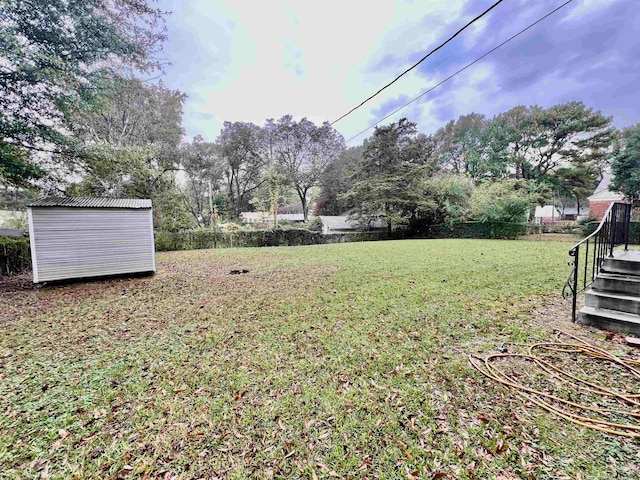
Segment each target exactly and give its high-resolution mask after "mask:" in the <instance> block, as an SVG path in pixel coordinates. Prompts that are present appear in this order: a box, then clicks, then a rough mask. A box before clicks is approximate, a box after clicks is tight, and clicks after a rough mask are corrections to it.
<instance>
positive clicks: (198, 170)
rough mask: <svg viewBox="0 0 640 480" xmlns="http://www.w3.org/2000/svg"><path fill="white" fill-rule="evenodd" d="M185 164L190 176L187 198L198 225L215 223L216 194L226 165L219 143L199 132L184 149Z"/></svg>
mask: <svg viewBox="0 0 640 480" xmlns="http://www.w3.org/2000/svg"><path fill="white" fill-rule="evenodd" d="M181 160H182V167H183V168H184V172H185V174H186V176H187V178H186V191H185V192H183V198H184V200H185V204H186V205H187V208H188V210H189V212H191V214H192V215H193V217H194V218H195V221H196V223H197V224H198V226H202V225H210V224H212V223H213V222H212V219H213V218H214V216H215V207H214V203H215V201H214V197H215V195H216V194H219V193H220V190H221V187H222V184H223V182H224V176H223V171H224V165H223V162H222V158H221V155H220V152H219V146H218V145H216V144H215V143H210V142H205V141H204V139H203V138H202V137H201V136H200V135H197V136H196V137H195V138H194V139H193V142H192V143H190V144H187V145H185V146H183V147H182V149H181Z"/></svg>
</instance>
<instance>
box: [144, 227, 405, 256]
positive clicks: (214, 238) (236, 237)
mask: <svg viewBox="0 0 640 480" xmlns="http://www.w3.org/2000/svg"><path fill="white" fill-rule="evenodd" d="M390 238H398V235H393V236H390V235H388V234H386V232H357V233H346V234H343V233H339V234H332V235H323V234H322V233H320V232H317V231H312V230H306V229H302V228H292V227H289V226H281V227H278V228H277V229H269V230H238V231H235V232H221V231H216V230H185V231H182V232H163V231H157V232H156V234H155V239H156V250H158V251H167V250H196V249H201V248H237V247H275V246H290V247H293V246H299V245H316V244H324V243H342V242H361V241H370V240H387V239H390Z"/></svg>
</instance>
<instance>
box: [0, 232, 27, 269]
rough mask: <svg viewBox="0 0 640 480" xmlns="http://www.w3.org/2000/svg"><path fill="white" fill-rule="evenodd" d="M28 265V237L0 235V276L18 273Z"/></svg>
mask: <svg viewBox="0 0 640 480" xmlns="http://www.w3.org/2000/svg"><path fill="white" fill-rule="evenodd" d="M30 267H31V250H30V248H29V239H28V238H19V237H0V276H3V275H12V274H14V273H20V272H21V271H23V270H26V269H28V268H30Z"/></svg>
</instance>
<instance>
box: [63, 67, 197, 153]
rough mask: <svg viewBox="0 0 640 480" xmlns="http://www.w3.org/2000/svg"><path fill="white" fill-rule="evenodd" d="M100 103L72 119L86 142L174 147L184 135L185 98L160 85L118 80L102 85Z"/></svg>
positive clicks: (175, 91) (132, 80)
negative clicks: (183, 109)
mask: <svg viewBox="0 0 640 480" xmlns="http://www.w3.org/2000/svg"><path fill="white" fill-rule="evenodd" d="M102 92H103V93H102V95H101V100H100V102H98V103H97V104H95V105H94V106H93V107H92V108H91V109H90V110H83V111H81V112H78V113H77V115H76V116H75V117H74V118H73V131H74V133H75V134H76V136H77V137H79V138H81V139H82V140H84V141H85V142H89V143H108V144H109V145H117V146H129V145H145V144H149V143H150V144H155V145H166V146H169V147H172V148H175V147H177V146H178V145H179V144H180V141H181V140H182V137H183V135H184V128H183V127H182V115H183V111H182V107H183V105H184V102H185V100H186V98H187V97H186V95H185V94H184V93H182V92H180V91H178V90H171V89H168V88H166V87H165V86H164V85H163V83H162V82H158V83H156V84H148V83H145V82H142V81H141V80H138V79H135V78H123V77H118V78H115V79H114V80H113V81H111V82H109V83H108V84H105V85H103V86H102Z"/></svg>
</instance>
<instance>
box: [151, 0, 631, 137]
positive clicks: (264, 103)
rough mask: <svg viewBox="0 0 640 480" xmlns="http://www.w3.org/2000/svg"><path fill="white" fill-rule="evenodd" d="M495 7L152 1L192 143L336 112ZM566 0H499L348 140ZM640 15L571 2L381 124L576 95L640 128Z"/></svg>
mask: <svg viewBox="0 0 640 480" xmlns="http://www.w3.org/2000/svg"><path fill="white" fill-rule="evenodd" d="M490 3H491V2H487V1H484V0H483V1H477V0H476V1H473V0H432V1H425V0H395V1H391V0H388V1H387V0H380V1H376V2H372V1H363V0H340V1H337V0H325V1H322V2H310V1H302V0H299V1H287V0H270V1H259V0H230V1H224V0H213V1H211V0H170V1H169V0H161V1H160V7H161V8H163V9H164V10H168V11H171V12H172V15H171V16H170V17H169V18H168V23H167V27H168V35H169V40H168V42H167V43H166V45H165V54H166V57H167V58H168V60H169V61H170V62H171V65H170V66H169V67H167V72H166V75H165V76H164V77H163V81H164V82H165V84H166V85H167V86H168V87H170V88H175V89H179V90H181V91H183V92H184V93H186V94H187V95H188V99H187V102H186V104H185V109H184V125H185V128H186V134H187V139H191V138H192V137H193V136H195V135H202V136H203V137H204V138H205V139H206V140H209V141H213V140H215V138H216V137H217V135H218V133H219V131H220V128H221V127H222V123H223V122H224V121H251V122H254V123H257V124H262V123H263V122H264V120H265V119H266V118H278V117H280V116H282V115H285V114H292V115H293V116H294V117H297V118H301V117H307V118H309V119H310V120H312V121H314V122H316V123H321V122H323V121H332V120H335V119H336V118H338V117H339V116H340V115H342V114H343V113H345V112H346V111H347V110H349V109H350V108H351V107H352V106H354V105H356V104H358V103H360V102H361V101H362V100H363V99H364V98H366V97H367V96H369V95H370V94H372V93H373V92H375V91H376V90H377V89H378V88H380V87H381V86H382V85H383V84H385V83H387V82H388V81H389V80H391V79H392V78H394V77H395V76H396V75H397V74H399V73H400V72H402V71H403V70H404V69H405V68H407V67H408V66H410V65H411V64H413V63H415V61H417V60H418V59H419V58H421V57H422V56H423V55H424V53H426V52H427V51H429V50H430V49H431V48H433V47H435V46H436V45H437V44H438V43H440V41H442V40H443V39H444V38H446V37H447V36H449V35H450V34H451V33H453V32H454V31H456V30H457V29H458V28H460V27H461V26H462V25H464V24H465V23H466V22H467V21H469V20H470V19H471V18H472V17H474V16H475V15H477V14H478V13H480V12H481V11H483V10H484V9H485V8H487V6H488V5H489V4H490ZM561 3H564V1H561V0H535V1H532V0H506V1H504V2H503V3H502V4H501V5H499V6H498V7H497V8H496V9H494V10H493V11H492V12H491V13H490V14H489V15H488V16H487V17H485V18H483V19H482V20H481V21H480V22H478V23H476V24H474V26H473V27H472V28H470V29H468V30H466V31H465V32H464V33H463V34H462V35H461V36H460V37H458V38H457V39H456V40H454V41H453V42H452V43H450V44H449V45H447V46H446V47H445V48H444V49H442V50H441V51H439V52H437V53H436V54H435V55H434V56H432V57H431V58H429V59H427V60H426V61H425V62H424V63H422V64H421V65H420V67H419V68H417V69H415V70H414V71H413V72H412V73H410V74H408V75H406V76H405V77H403V78H402V79H401V80H400V81H398V82H397V83H395V84H394V85H393V86H392V87H390V88H389V89H387V90H385V91H384V92H383V93H382V94H381V95H379V96H378V97H376V98H375V99H374V100H373V101H371V102H369V103H368V104H367V105H366V106H365V107H363V108H361V109H360V110H358V111H357V112H355V113H354V114H352V115H350V116H349V117H348V118H346V119H344V120H342V121H340V122H339V123H337V124H336V128H337V129H338V130H339V131H340V133H342V134H343V135H344V136H345V138H349V137H351V136H353V135H355V134H356V133H358V132H360V131H361V130H363V129H364V128H366V127H368V126H369V125H371V124H372V123H374V122H375V121H376V120H378V119H379V118H380V117H382V116H384V115H386V114H387V113H389V112H390V111H392V110H393V109H395V108H397V107H398V106H399V105H401V104H403V103H405V102H406V101H408V100H409V99H411V98H413V97H415V96H417V95H419V94H420V93H421V92H423V91H424V90H426V89H428V88H429V87H431V86H432V85H434V84H436V83H438V82H439V81H440V80H442V79H443V78H445V77H446V76H448V75H449V74H451V73H453V72H455V71H456V70H458V69H459V68H461V67H462V66H464V65H465V64H466V63H468V62H470V61H472V60H474V59H475V58H477V57H478V56H480V55H482V54H483V53H484V52H486V51H487V50H489V49H491V48H493V47H494V46H495V45H497V44H498V43H500V42H502V41H503V40H505V39H506V38H508V37H509V36H511V35H513V34H514V33H516V32H517V31H519V30H521V29H522V28H524V27H526V26H527V25H529V24H530V23H533V21H535V20H537V19H538V18H539V17H541V16H542V15H544V14H545V13H547V12H548V11H550V10H552V9H554V8H555V7H557V6H559V5H560V4H561ZM639 12H640V1H638V0H574V2H573V3H571V4H569V5H568V6H566V7H565V8H563V9H562V10H560V11H559V12H558V13H556V14H555V15H553V16H552V17H550V18H548V19H547V20H545V21H544V22H543V23H541V24H539V25H537V26H536V27H533V28H532V29H531V30H529V31H528V32H527V33H525V34H523V35H522V36H520V37H518V38H517V39H516V40H514V41H512V42H510V43H509V44H507V45H505V47H503V48H501V49H500V50H498V51H496V52H495V53H494V54H492V55H491V56H489V57H487V58H486V59H485V60H483V61H481V62H479V63H477V64H476V65H474V66H472V67H471V68H469V69H468V70H466V71H465V72H463V73H462V74H460V75H458V76H457V77H455V78H454V79H453V80H451V81H450V82H448V83H447V84H445V85H443V86H442V87H440V88H438V89H436V90H434V91H433V92H432V93H430V94H428V95H426V96H425V97H423V98H422V99H421V100H420V101H418V102H416V103H414V104H412V105H411V106H410V107H408V108H406V109H404V110H403V111H402V112H400V113H398V114H396V115H395V116H393V117H391V118H390V119H389V120H387V122H391V121H394V120H397V119H399V118H401V117H402V116H406V117H408V118H409V119H410V120H413V121H415V122H417V123H418V127H419V129H420V130H421V131H423V132H425V133H431V132H433V131H435V130H436V129H437V128H439V127H440V126H442V125H443V124H444V123H446V122H447V121H448V120H450V119H452V118H457V117H458V116H459V115H464V114H467V113H471V112H476V113H483V114H485V115H488V116H492V115H494V114H496V113H499V112H501V111H505V110H507V109H509V108H511V107H513V106H515V105H520V104H537V105H541V106H550V105H553V104H556V103H560V102H566V101H571V100H580V101H583V102H584V103H585V104H586V105H587V106H590V107H593V108H594V109H596V110H600V111H602V112H603V113H604V114H606V115H609V116H612V117H613V121H614V125H616V126H617V127H623V126H627V125H631V124H634V123H637V122H638V121H640V111H639V109H638V106H640V88H639V86H640V35H638V33H637V32H640V14H639ZM365 137H366V135H364V136H362V137H359V138H358V139H357V140H355V141H353V142H351V143H350V145H357V144H358V143H361V141H362V140H363V139H364V138H365Z"/></svg>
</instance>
